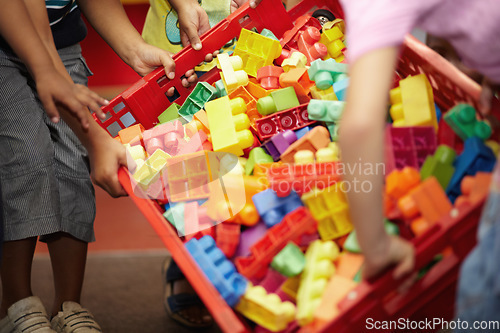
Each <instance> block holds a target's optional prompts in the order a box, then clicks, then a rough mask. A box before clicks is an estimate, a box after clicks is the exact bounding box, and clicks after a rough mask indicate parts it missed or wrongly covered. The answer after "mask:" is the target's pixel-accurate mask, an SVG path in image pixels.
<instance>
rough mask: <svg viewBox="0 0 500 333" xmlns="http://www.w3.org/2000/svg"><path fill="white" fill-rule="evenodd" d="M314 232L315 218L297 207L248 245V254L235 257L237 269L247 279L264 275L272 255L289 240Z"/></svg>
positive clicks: (297, 239)
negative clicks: (252, 243)
mask: <svg viewBox="0 0 500 333" xmlns="http://www.w3.org/2000/svg"><path fill="white" fill-rule="evenodd" d="M315 232H316V220H314V218H313V217H312V216H311V214H310V213H309V211H308V210H307V208H305V207H299V208H297V209H296V210H294V211H293V212H291V213H289V214H287V215H286V216H285V217H284V218H283V220H282V221H281V222H280V223H278V224H277V225H275V226H274V227H272V228H271V229H269V230H268V232H267V233H266V235H265V236H264V237H262V238H261V239H260V240H258V241H257V242H256V243H255V244H254V245H252V246H251V247H250V252H251V254H250V256H248V257H238V258H236V259H235V264H236V267H237V268H238V271H239V272H240V273H241V274H243V275H244V276H246V277H247V278H249V279H260V278H262V277H264V275H265V273H266V270H267V266H268V265H269V264H270V263H271V261H272V260H273V258H274V256H275V255H276V254H277V253H278V252H279V251H281V249H282V248H283V247H284V246H285V245H286V244H287V243H288V242H289V241H291V242H294V243H296V244H297V243H299V242H300V240H301V238H302V236H303V235H306V234H312V233H315Z"/></svg>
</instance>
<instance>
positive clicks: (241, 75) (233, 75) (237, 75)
mask: <svg viewBox="0 0 500 333" xmlns="http://www.w3.org/2000/svg"><path fill="white" fill-rule="evenodd" d="M217 68H219V69H221V70H222V73H221V74H220V76H221V78H222V82H223V83H224V88H226V91H227V93H228V94H229V93H230V92H231V91H233V90H234V89H236V88H238V87H239V86H246V85H247V84H248V75H247V73H246V72H245V71H244V70H243V60H242V59H241V58H240V57H238V56H235V55H233V56H231V57H230V56H229V55H228V54H227V53H220V54H218V55H217Z"/></svg>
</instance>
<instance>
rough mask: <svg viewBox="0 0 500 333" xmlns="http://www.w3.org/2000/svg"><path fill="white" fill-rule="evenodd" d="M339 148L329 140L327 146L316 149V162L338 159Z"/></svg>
mask: <svg viewBox="0 0 500 333" xmlns="http://www.w3.org/2000/svg"><path fill="white" fill-rule="evenodd" d="M339 153H340V152H339V148H338V146H337V145H336V143H335V142H331V143H330V144H329V145H328V147H326V148H321V149H318V151H316V162H318V163H325V162H335V161H338V160H339Z"/></svg>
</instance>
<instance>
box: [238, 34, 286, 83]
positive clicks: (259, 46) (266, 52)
mask: <svg viewBox="0 0 500 333" xmlns="http://www.w3.org/2000/svg"><path fill="white" fill-rule="evenodd" d="M280 54H281V45H280V42H279V41H277V40H275V39H272V38H268V37H265V36H263V35H260V34H258V33H255V32H253V31H250V30H247V29H241V32H240V36H239V37H238V42H237V43H236V47H235V49H234V56H239V57H241V59H242V62H243V66H242V69H243V70H244V71H245V72H246V73H247V74H248V75H250V76H253V77H256V76H257V70H258V69H259V68H261V67H264V66H268V65H271V64H272V63H273V60H274V59H276V58H277V57H279V56H280Z"/></svg>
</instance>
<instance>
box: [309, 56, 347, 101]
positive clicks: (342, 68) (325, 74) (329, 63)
mask: <svg viewBox="0 0 500 333" xmlns="http://www.w3.org/2000/svg"><path fill="white" fill-rule="evenodd" d="M346 73H347V65H346V64H339V63H337V62H336V61H335V60H333V59H328V60H321V59H318V60H315V61H313V62H312V63H311V67H309V69H308V74H309V78H310V79H311V80H312V81H314V82H315V83H316V87H318V89H320V90H325V89H328V88H330V87H331V86H332V85H333V83H334V82H337V81H338V79H337V77H338V76H339V75H341V74H346ZM334 90H335V89H334ZM337 97H338V96H337Z"/></svg>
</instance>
